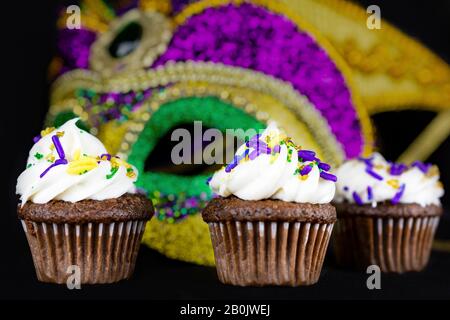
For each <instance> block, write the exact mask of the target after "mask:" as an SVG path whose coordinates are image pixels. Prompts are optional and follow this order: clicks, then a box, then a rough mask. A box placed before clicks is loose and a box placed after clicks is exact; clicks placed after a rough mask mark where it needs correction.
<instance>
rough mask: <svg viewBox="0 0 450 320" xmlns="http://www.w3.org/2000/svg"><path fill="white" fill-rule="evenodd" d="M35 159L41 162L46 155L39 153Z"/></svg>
mask: <svg viewBox="0 0 450 320" xmlns="http://www.w3.org/2000/svg"><path fill="white" fill-rule="evenodd" d="M34 157H35V158H36V159H38V160H41V159H42V158H43V157H44V155H43V154H41V153H39V152H36V154H35V155H34Z"/></svg>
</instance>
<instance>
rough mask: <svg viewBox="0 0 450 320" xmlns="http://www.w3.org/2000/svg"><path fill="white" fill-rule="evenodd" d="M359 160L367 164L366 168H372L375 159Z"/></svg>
mask: <svg viewBox="0 0 450 320" xmlns="http://www.w3.org/2000/svg"><path fill="white" fill-rule="evenodd" d="M358 159H359V160H360V161H362V162H364V163H365V164H366V166H368V167H372V166H373V163H372V160H373V157H372V158H364V157H359V158H358Z"/></svg>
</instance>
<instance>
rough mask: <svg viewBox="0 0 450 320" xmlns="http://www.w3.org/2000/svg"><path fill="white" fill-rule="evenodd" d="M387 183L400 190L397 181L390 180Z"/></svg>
mask: <svg viewBox="0 0 450 320" xmlns="http://www.w3.org/2000/svg"><path fill="white" fill-rule="evenodd" d="M386 183H387V184H388V185H390V186H391V187H392V188H394V189H398V188H400V184H399V182H398V180H397V179H389V180H388V181H386Z"/></svg>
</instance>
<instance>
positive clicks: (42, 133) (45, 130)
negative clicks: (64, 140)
mask: <svg viewBox="0 0 450 320" xmlns="http://www.w3.org/2000/svg"><path fill="white" fill-rule="evenodd" d="M53 130H55V127H48V128H45V129H44V130H42V131H41V137H44V136H46V135H48V134H49V133H51V132H52V131H53Z"/></svg>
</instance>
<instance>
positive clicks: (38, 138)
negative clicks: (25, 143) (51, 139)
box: [33, 135, 42, 143]
mask: <svg viewBox="0 0 450 320" xmlns="http://www.w3.org/2000/svg"><path fill="white" fill-rule="evenodd" d="M41 138H42V137H41V135H37V136H36V137H34V138H33V142H34V143H37V142H38V141H39V140H41Z"/></svg>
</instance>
